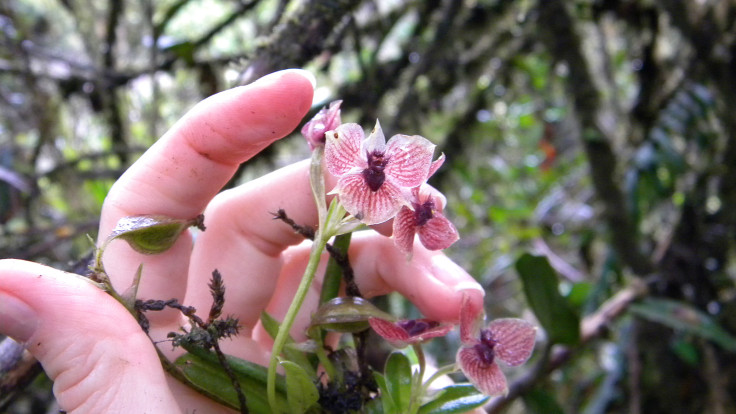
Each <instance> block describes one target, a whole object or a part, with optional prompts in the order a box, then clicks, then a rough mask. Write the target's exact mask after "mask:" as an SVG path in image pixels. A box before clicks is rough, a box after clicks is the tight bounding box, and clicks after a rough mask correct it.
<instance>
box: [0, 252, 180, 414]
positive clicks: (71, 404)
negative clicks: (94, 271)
mask: <svg viewBox="0 0 736 414" xmlns="http://www.w3.org/2000/svg"><path fill="white" fill-rule="evenodd" d="M0 334H4V335H8V336H10V337H12V338H14V339H15V340H17V341H18V342H23V343H25V346H26V347H27V348H28V350H29V351H30V352H31V353H32V354H33V355H34V356H35V357H36V358H37V359H38V360H39V361H40V362H41V364H42V365H43V368H44V370H45V371H46V373H47V374H48V375H49V377H50V378H51V379H52V380H53V381H54V394H55V395H56V399H57V401H58V402H59V405H60V406H61V407H62V408H63V409H65V410H66V411H68V412H70V413H71V412H80V413H81V412H84V413H87V412H98V413H101V412H105V413H112V412H121V413H131V412H160V413H163V412H178V411H179V407H178V405H177V403H176V400H175V399H174V397H173V395H172V393H171V391H170V390H169V387H168V386H167V382H166V377H165V375H164V372H163V370H162V369H161V364H160V363H159V360H158V357H157V355H156V351H155V349H154V347H153V344H152V343H151V341H150V339H149V338H148V336H147V335H146V334H145V333H144V332H143V331H142V330H141V329H140V327H139V326H138V324H137V322H136V321H135V319H134V318H133V317H132V316H131V315H130V314H129V313H128V312H127V310H126V309H125V308H124V307H123V306H122V305H120V304H119V303H117V302H116V301H115V300H114V299H112V298H111V297H110V296H108V295H107V294H106V293H104V292H103V291H101V290H99V289H98V288H96V287H95V286H93V285H91V284H90V283H88V282H87V281H86V280H84V279H83V278H82V277H81V276H78V275H73V274H70V273H65V272H62V271H59V270H56V269H52V268H49V267H46V266H42V265H39V264H36V263H31V262H25V261H21V260H0Z"/></svg>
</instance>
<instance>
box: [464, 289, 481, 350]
mask: <svg viewBox="0 0 736 414" xmlns="http://www.w3.org/2000/svg"><path fill="white" fill-rule="evenodd" d="M482 322H483V317H482V316H481V314H480V313H476V312H473V307H472V305H471V303H470V296H469V295H467V294H463V299H462V304H461V306H460V341H461V342H462V343H463V344H465V345H474V344H476V343H478V342H479V341H478V333H479V332H480V325H481V323H482Z"/></svg>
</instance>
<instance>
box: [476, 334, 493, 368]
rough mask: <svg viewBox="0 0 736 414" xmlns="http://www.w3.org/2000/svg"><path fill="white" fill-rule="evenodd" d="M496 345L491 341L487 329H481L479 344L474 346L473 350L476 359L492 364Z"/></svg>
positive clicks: (491, 335)
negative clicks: (476, 355)
mask: <svg viewBox="0 0 736 414" xmlns="http://www.w3.org/2000/svg"><path fill="white" fill-rule="evenodd" d="M496 344H498V342H497V341H496V340H495V339H493V334H492V333H491V331H490V330H489V329H483V330H481V331H480V343H478V344H475V346H474V347H473V349H475V352H477V353H478V357H479V358H480V359H481V361H483V362H484V363H485V364H488V365H490V364H492V363H493V359H494V357H495V356H496V353H495V352H494V351H493V348H495V347H496Z"/></svg>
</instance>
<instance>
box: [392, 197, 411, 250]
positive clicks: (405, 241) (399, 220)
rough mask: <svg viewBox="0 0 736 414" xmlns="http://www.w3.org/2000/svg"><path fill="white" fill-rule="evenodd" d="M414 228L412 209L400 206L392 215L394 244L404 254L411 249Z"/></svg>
mask: <svg viewBox="0 0 736 414" xmlns="http://www.w3.org/2000/svg"><path fill="white" fill-rule="evenodd" d="M415 230H416V220H415V218H414V211H412V210H411V209H409V208H408V207H401V210H399V212H398V213H397V214H396V217H394V244H395V245H396V247H398V248H399V250H401V251H402V252H404V253H406V254H410V253H411V252H412V250H413V247H414V234H415Z"/></svg>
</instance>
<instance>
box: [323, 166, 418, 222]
mask: <svg viewBox="0 0 736 414" xmlns="http://www.w3.org/2000/svg"><path fill="white" fill-rule="evenodd" d="M333 192H337V194H338V195H339V196H340V202H342V205H343V207H345V210H347V212H348V213H350V214H352V215H353V216H355V217H356V218H357V219H358V220H360V221H361V222H363V223H365V224H368V225H371V224H378V223H383V222H384V221H387V220H389V219H390V218H392V217H394V216H395V215H396V213H397V212H398V211H399V209H400V208H401V206H402V205H403V204H404V203H405V201H404V197H405V196H404V194H403V193H402V191H401V189H400V188H399V187H397V186H395V185H394V184H392V183H390V182H388V181H386V182H384V183H383V185H381V187H380V188H379V189H378V190H377V191H372V190H371V189H370V188H369V187H368V184H367V183H366V181H365V179H364V178H363V175H362V174H360V173H357V174H346V175H343V176H342V177H340V179H339V180H338V181H337V187H336V190H335V191H333Z"/></svg>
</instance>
